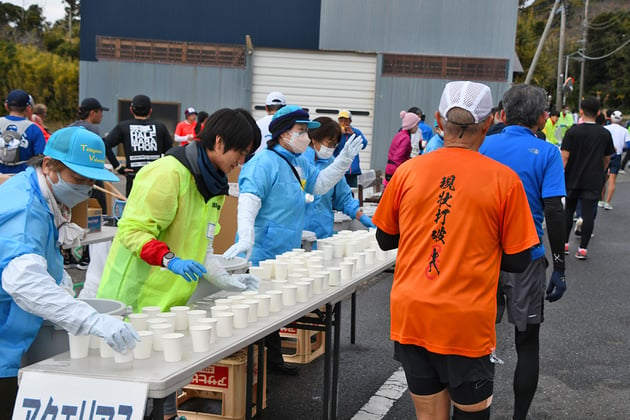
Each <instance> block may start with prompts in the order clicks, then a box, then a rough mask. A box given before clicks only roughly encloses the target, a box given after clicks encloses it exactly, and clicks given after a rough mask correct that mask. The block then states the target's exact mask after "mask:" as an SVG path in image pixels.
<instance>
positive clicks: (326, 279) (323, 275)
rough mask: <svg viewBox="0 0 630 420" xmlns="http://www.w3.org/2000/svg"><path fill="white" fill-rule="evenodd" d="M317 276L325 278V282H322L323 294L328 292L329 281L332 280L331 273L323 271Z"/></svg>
mask: <svg viewBox="0 0 630 420" xmlns="http://www.w3.org/2000/svg"><path fill="white" fill-rule="evenodd" d="M316 275H318V276H322V277H323V280H322V292H323V291H324V290H327V289H328V287H329V286H328V279H329V278H330V271H327V270H322V271H320V272H319V273H317V274H316Z"/></svg>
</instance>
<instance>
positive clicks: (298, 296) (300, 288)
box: [294, 281, 311, 302]
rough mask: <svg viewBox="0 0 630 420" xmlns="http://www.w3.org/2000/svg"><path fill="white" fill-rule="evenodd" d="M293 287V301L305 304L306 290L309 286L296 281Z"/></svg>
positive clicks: (306, 283)
mask: <svg viewBox="0 0 630 420" xmlns="http://www.w3.org/2000/svg"><path fill="white" fill-rule="evenodd" d="M294 285H295V286H296V292H295V301H296V302H306V301H307V300H308V289H309V287H310V285H311V284H310V283H308V282H305V281H298V282H295V283H294Z"/></svg>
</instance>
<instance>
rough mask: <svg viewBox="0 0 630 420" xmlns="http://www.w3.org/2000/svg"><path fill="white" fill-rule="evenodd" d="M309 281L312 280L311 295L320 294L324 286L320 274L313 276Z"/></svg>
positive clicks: (322, 277)
mask: <svg viewBox="0 0 630 420" xmlns="http://www.w3.org/2000/svg"><path fill="white" fill-rule="evenodd" d="M320 272H321V271H320ZM320 272H318V273H320ZM311 279H312V280H313V294H314V295H319V294H320V293H321V292H322V287H323V285H324V276H323V275H321V274H313V275H312V276H311Z"/></svg>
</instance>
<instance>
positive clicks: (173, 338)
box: [162, 333, 184, 362]
mask: <svg viewBox="0 0 630 420" xmlns="http://www.w3.org/2000/svg"><path fill="white" fill-rule="evenodd" d="M162 346H163V347H164V361H165V362H179V361H180V360H182V347H183V346H184V334H182V333H168V334H164V335H163V336H162Z"/></svg>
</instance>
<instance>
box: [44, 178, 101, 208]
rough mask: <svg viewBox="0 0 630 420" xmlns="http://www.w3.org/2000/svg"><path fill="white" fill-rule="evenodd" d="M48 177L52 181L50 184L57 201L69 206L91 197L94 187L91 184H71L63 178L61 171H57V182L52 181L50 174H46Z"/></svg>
mask: <svg viewBox="0 0 630 420" xmlns="http://www.w3.org/2000/svg"><path fill="white" fill-rule="evenodd" d="M46 178H48V182H50V185H51V186H52V193H53V195H54V196H55V198H56V199H57V201H59V202H60V203H62V204H65V205H66V206H68V207H69V208H72V207H74V206H76V205H77V204H79V203H80V202H82V201H85V200H87V199H88V198H90V194H91V193H92V187H90V186H89V185H83V184H71V183H69V182H66V181H64V180H63V178H61V174H60V173H59V172H57V179H58V180H59V181H57V183H56V184H54V183H53V182H52V180H51V179H50V177H49V176H48V175H46Z"/></svg>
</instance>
